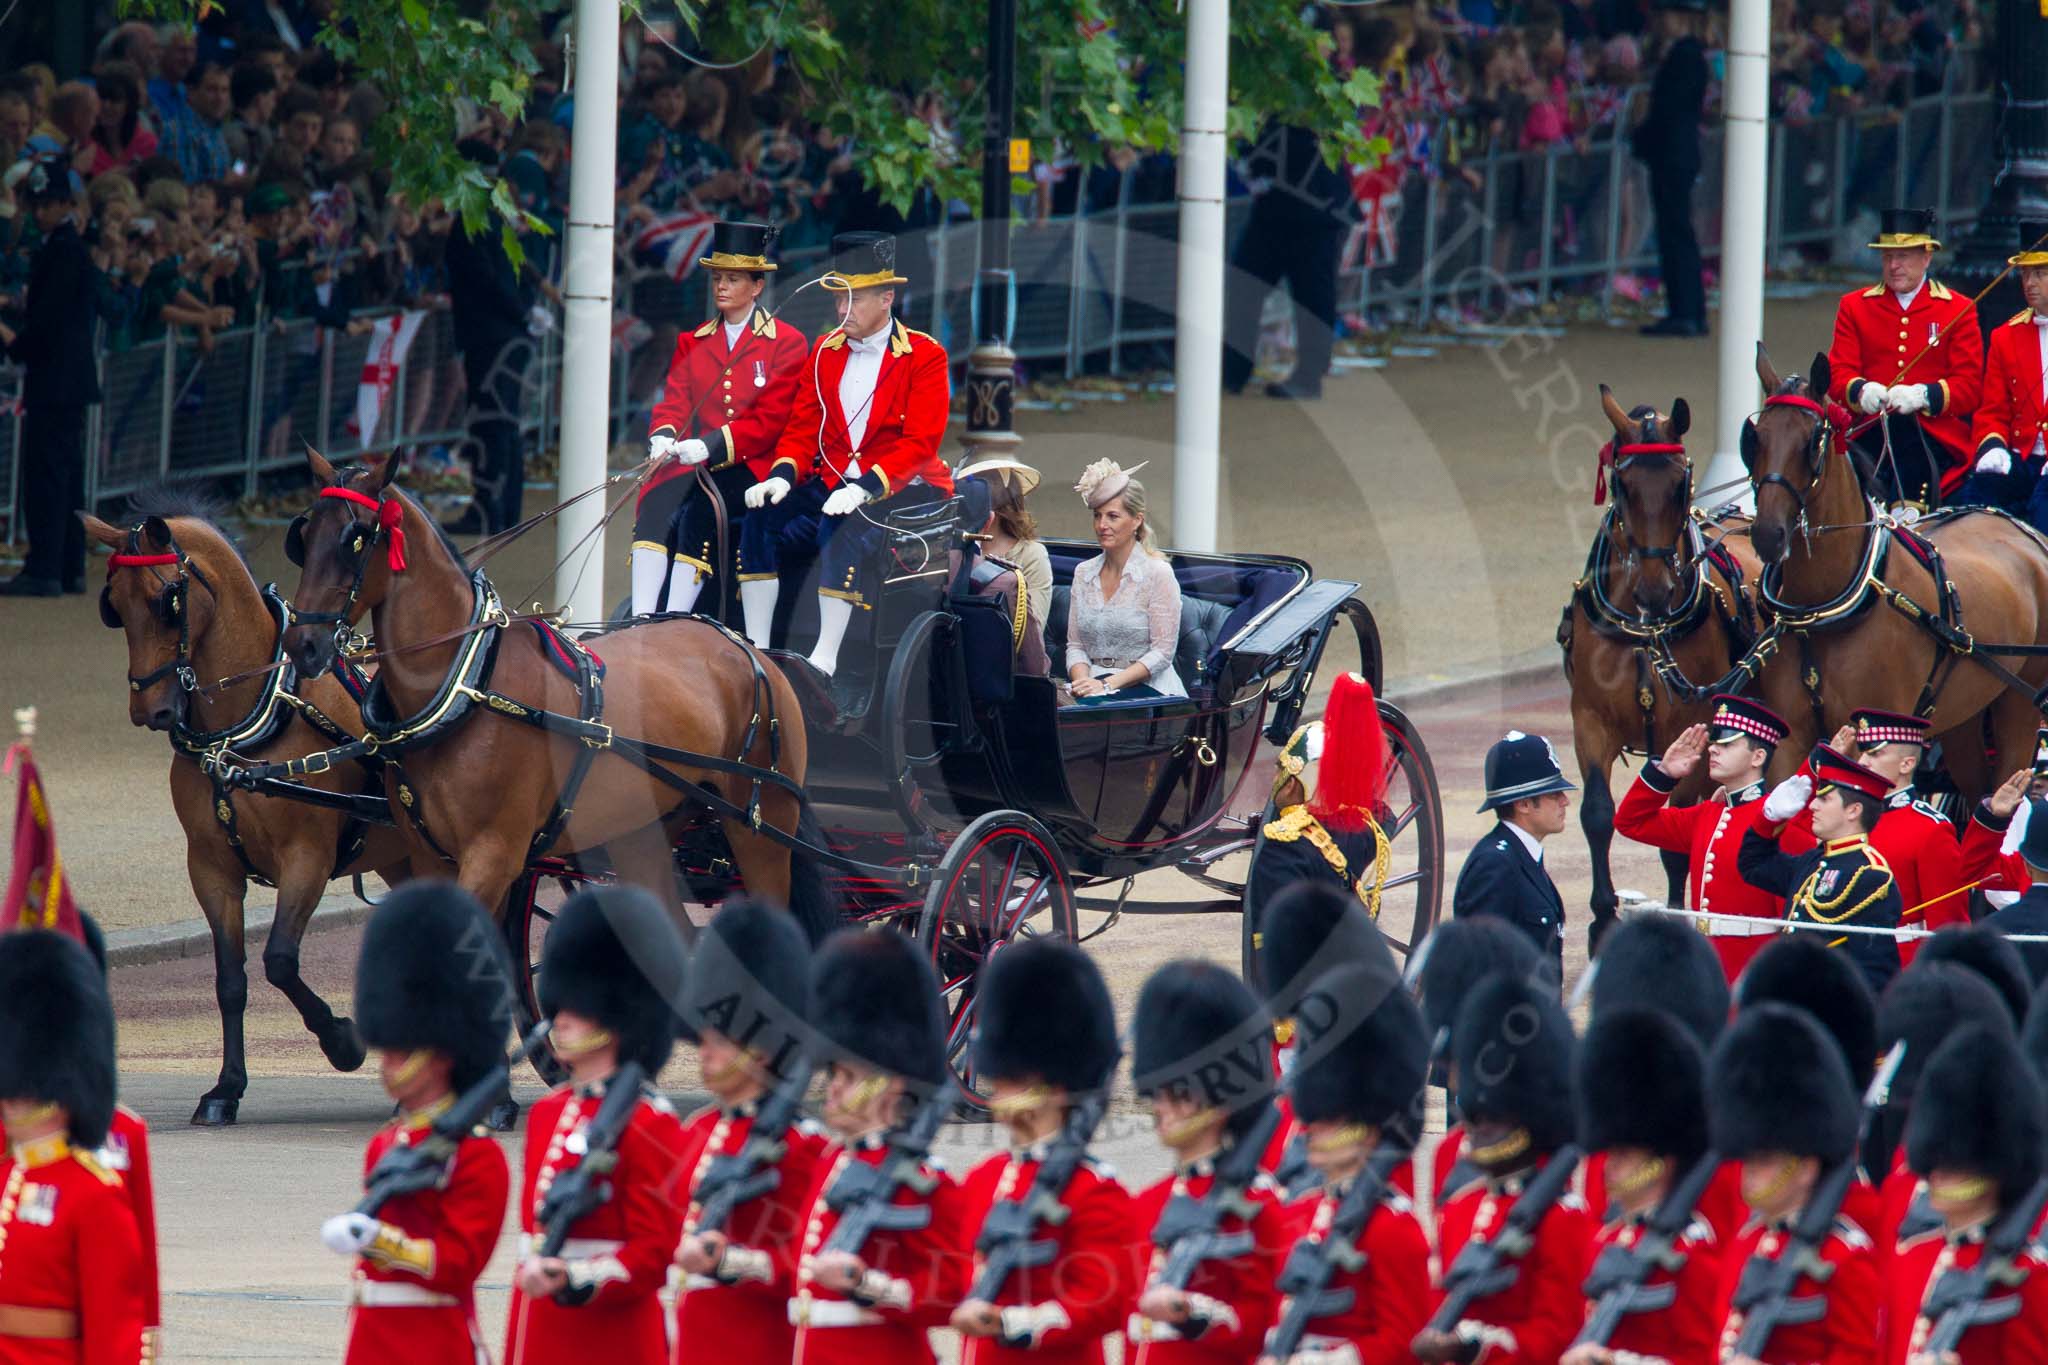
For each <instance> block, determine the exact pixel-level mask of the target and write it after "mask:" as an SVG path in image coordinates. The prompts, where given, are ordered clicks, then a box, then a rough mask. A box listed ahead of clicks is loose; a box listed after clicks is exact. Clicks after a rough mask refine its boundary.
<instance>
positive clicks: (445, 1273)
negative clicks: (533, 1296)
mask: <svg viewBox="0 0 2048 1365" xmlns="http://www.w3.org/2000/svg"><path fill="white" fill-rule="evenodd" d="M444 1107H445V1106H444ZM438 1112H439V1110H432V1111H428V1112H424V1113H420V1114H411V1115H407V1116H405V1117H403V1118H398V1119H393V1120H392V1121H391V1122H389V1123H387V1124H385V1125H384V1126H383V1127H382V1128H380V1129H378V1130H377V1132H376V1135H375V1136H373V1137H372V1138H371V1139H370V1147H369V1150H368V1151H367V1152H365V1153H364V1155H363V1175H364V1177H365V1179H367V1178H368V1176H369V1174H370V1172H372V1171H374V1170H375V1169H376V1168H377V1163H378V1162H379V1161H381V1160H382V1159H383V1157H384V1154H385V1153H386V1152H388V1151H390V1150H391V1149H392V1148H394V1147H410V1146H412V1145H413V1144H414V1143H416V1142H418V1141H420V1140H421V1139H422V1138H424V1137H426V1136H427V1133H428V1129H429V1126H430V1125H431V1124H432V1123H433V1121H434V1117H435V1115H436V1114H437V1113H438ZM511 1193H512V1172H511V1168H510V1167H509V1166H508V1165H507V1164H506V1161H505V1150H504V1148H502V1147H500V1146H499V1145H498V1143H497V1140H496V1139H495V1138H492V1137H489V1136H487V1135H485V1134H483V1133H482V1132H478V1133H475V1134H472V1135H471V1136H469V1137H466V1138H464V1139H463V1140H462V1143H461V1145H460V1146H458V1147H457V1148H456V1149H455V1161H454V1164H453V1165H452V1166H451V1167H450V1169H449V1172H448V1179H447V1183H446V1184H444V1185H442V1186H441V1187H440V1188H439V1189H433V1190H424V1191H421V1192H420V1193H418V1194H405V1195H400V1196H399V1197H397V1198H396V1199H392V1200H389V1201H388V1202H386V1203H385V1205H384V1207H383V1208H381V1209H379V1210H378V1211H377V1217H378V1219H379V1221H381V1222H383V1223H385V1224H387V1225H389V1226H390V1227H393V1228H396V1229H397V1230H398V1231H399V1232H401V1233H403V1234H405V1236H406V1237H407V1238H408V1239H410V1241H409V1244H408V1245H407V1246H406V1247H405V1248H402V1249H399V1248H387V1247H385V1246H383V1245H382V1244H381V1243H380V1244H373V1245H372V1246H371V1247H370V1249H369V1250H368V1251H366V1252H364V1253H363V1254H362V1255H361V1256H359V1257H358V1258H357V1259H356V1266H355V1274H354V1277H353V1279H352V1281H351V1283H350V1285H349V1302H350V1305H351V1307H350V1309H349V1320H348V1354H347V1356H346V1357H344V1359H345V1361H346V1363H347V1365H382V1362H386V1361H408V1362H420V1365H427V1362H433V1365H458V1362H459V1363H460V1365H469V1362H472V1361H474V1360H475V1359H476V1358H477V1352H478V1349H479V1347H480V1346H481V1344H482V1341H483V1337H482V1334H481V1332H480V1331H479V1330H478V1328H477V1321H476V1281H477V1276H479V1275H481V1274H483V1270H484V1265H485V1263H486V1262H488V1261H489V1260H490V1259H491V1252H492V1250H493V1249H494V1248H495V1247H496V1246H497V1245H498V1232H499V1230H500V1229H501V1228H503V1227H504V1226H505V1203H506V1200H507V1199H509V1198H510V1197H511Z"/></svg>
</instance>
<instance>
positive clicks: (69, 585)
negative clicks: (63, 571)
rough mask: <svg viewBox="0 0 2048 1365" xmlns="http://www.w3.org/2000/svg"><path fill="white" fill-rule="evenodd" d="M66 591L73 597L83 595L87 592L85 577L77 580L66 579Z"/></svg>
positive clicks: (79, 577)
mask: <svg viewBox="0 0 2048 1365" xmlns="http://www.w3.org/2000/svg"><path fill="white" fill-rule="evenodd" d="M64 591H65V593H66V594H67V595H68V596H72V597H76V596H78V595H79V594H80V593H83V592H84V591H85V575H84V574H80V575H79V576H78V577H76V578H66V579H65V580H64Z"/></svg>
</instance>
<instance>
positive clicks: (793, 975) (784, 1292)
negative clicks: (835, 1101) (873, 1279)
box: [673, 900, 825, 1365]
mask: <svg viewBox="0 0 2048 1365" xmlns="http://www.w3.org/2000/svg"><path fill="white" fill-rule="evenodd" d="M810 956H811V951H810V945H809V944H808V943H807V942H806V941H805V939H804V933H803V930H802V929H800V928H798V927H797V923H796V920H795V918H794V917H793V916H791V915H790V914H789V913H788V912H787V911H784V910H781V909H779V908H777V907H775V906H771V905H764V904H762V903H761V902H758V901H744V900H742V901H729V902H727V903H726V905H725V906H724V908H722V909H721V910H719V912H718V914H717V915H715V916H714V917H713V918H712V920H711V924H710V927H709V928H708V929H706V930H705V932H704V936H703V937H702V938H701V939H700V940H699V941H698V944H697V951H696V952H695V954H693V955H692V956H691V959H690V973H689V986H688V990H687V992H686V994H685V995H684V998H683V1010H682V1016H683V1031H684V1032H685V1033H686V1034H689V1035H690V1036H692V1037H694V1038H695V1039H696V1042H697V1058H698V1063H699V1067H700V1070H701V1071H702V1073H703V1077H704V1088H705V1089H706V1090H708V1091H710V1092H711V1098H712V1103H710V1104H708V1105H706V1106H705V1107H704V1108H703V1109H701V1110H699V1111H698V1112H697V1113H695V1114H692V1115H691V1116H690V1117H689V1119H688V1120H686V1121H685V1122H684V1124H683V1142H684V1148H683V1165H684V1168H685V1169H686V1170H687V1171H688V1172H689V1178H688V1183H687V1186H686V1193H687V1195H688V1198H689V1201H690V1205H689V1211H688V1212H687V1213H686V1214H685V1215H684V1216H683V1240H682V1245H681V1246H680V1247H679V1249H678V1250H677V1252H676V1263H677V1265H679V1266H680V1267H681V1268H682V1271H683V1285H682V1291H681V1292H680V1293H678V1294H677V1295H676V1331H675V1355H674V1358H673V1359H674V1365H690V1363H691V1362H695V1361H721V1362H722V1361H785V1360H788V1359H789V1357H790V1354H791V1352H792V1351H794V1350H795V1349H796V1329H795V1328H794V1327H792V1326H791V1325H790V1322H789V1296H790V1295H791V1294H792V1293H793V1292H795V1288H796V1258H797V1245H798V1241H799V1239H800V1236H801V1233H802V1228H803V1217H804V1209H805V1205H806V1203H807V1202H808V1201H809V1199H810V1197H811V1186H812V1185H813V1184H814V1183H815V1182H816V1180H817V1167H818V1161H819V1157H820V1154H821V1153H822V1152H823V1150H824V1146H825V1142H824V1135H823V1131H822V1130H821V1129H819V1128H818V1127H817V1126H816V1125H814V1124H812V1123H810V1122H809V1120H806V1119H803V1118H801V1116H798V1119H797V1121H796V1122H794V1123H792V1124H791V1125H790V1126H789V1127H787V1128H786V1129H784V1130H783V1132H782V1136H781V1142H782V1146H783V1152H782V1156H781V1158H780V1159H779V1160H777V1161H776V1162H775V1163H774V1165H773V1168H772V1169H773V1171H774V1174H775V1184H774V1187H773V1188H772V1189H770V1190H769V1191H768V1192H767V1193H765V1194H761V1195H758V1196H756V1197H755V1198H753V1199H750V1200H748V1201H747V1202H745V1203H743V1204H740V1205H738V1206H737V1207H735V1208H734V1209H733V1210H732V1213H731V1215H730V1216H729V1218H727V1220H726V1222H725V1226H724V1227H722V1228H718V1229H711V1230H702V1231H700V1230H699V1223H698V1220H699V1218H700V1217H701V1216H702V1214H703V1212H704V1205H703V1202H702V1200H703V1196H702V1193H701V1186H702V1183H703V1180H704V1176H705V1173H706V1172H707V1171H708V1170H709V1169H710V1167H711V1163H712V1161H713V1160H715V1159H716V1158H718V1157H722V1156H723V1157H730V1156H734V1155H737V1154H738V1153H740V1152H742V1151H744V1150H745V1149H746V1147H747V1144H748V1142H749V1140H750V1139H751V1137H752V1136H753V1133H754V1123H755V1120H756V1118H757V1117H758V1116H759V1115H760V1113H761V1106H762V1101H763V1100H765V1099H767V1098H768V1097H769V1095H770V1092H771V1091H773V1090H775V1089H776V1088H777V1087H778V1086H781V1085H783V1084H784V1083H785V1082H786V1081H787V1080H789V1079H790V1078H791V1077H792V1076H795V1075H797V1074H798V1072H801V1074H802V1075H804V1076H808V1074H809V1070H808V1068H809V1063H808V1062H807V1061H803V1060H801V1048H802V1046H803V1036H804V1019H805V1016H806V1014H807V1013H808V1012H809V1008H810V983H809V979H808V978H809V973H810ZM792 1068H796V1069H797V1070H796V1071H793V1070H792ZM796 1083H797V1084H801V1083H802V1082H801V1080H798V1081H797V1082H796Z"/></svg>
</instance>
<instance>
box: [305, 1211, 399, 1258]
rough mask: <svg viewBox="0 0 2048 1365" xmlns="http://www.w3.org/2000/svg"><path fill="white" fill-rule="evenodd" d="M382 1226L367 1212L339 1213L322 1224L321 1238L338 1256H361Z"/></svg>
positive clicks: (374, 1239)
mask: <svg viewBox="0 0 2048 1365" xmlns="http://www.w3.org/2000/svg"><path fill="white" fill-rule="evenodd" d="M381 1226H383V1225H382V1224H380V1223H379V1222H378V1221H377V1220H376V1219H374V1218H372V1217H370V1215H369V1214H367V1213H337V1214H335V1215H334V1217H332V1218H330V1219H328V1220H327V1221H326V1222H324V1223H322V1224H321V1225H320V1240H321V1241H322V1242H325V1243H326V1244H327V1249H328V1250H329V1251H331V1252H333V1253H334V1254H335V1255H337V1256H360V1255H362V1254H363V1252H364V1250H365V1249H367V1248H368V1247H369V1245H370V1243H372V1242H374V1241H376V1240H377V1229H378V1228H379V1227H381Z"/></svg>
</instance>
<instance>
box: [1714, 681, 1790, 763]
mask: <svg viewBox="0 0 2048 1365" xmlns="http://www.w3.org/2000/svg"><path fill="white" fill-rule="evenodd" d="M1791 731H1792V727H1791V726H1790V725H1788V724H1786V722H1785V718H1784V717H1783V716H1781V715H1779V714H1778V713H1777V712H1776V711H1773V710H1772V709H1771V708H1770V707H1768V706H1765V705H1764V704H1763V703H1762V702H1760V701H1751V700H1750V699H1749V698H1748V697H1738V696H1736V695H1735V694H1734V693H1732V692H1723V693H1720V694H1718V695H1717V696H1715V698H1714V716H1713V719H1711V720H1709V721H1708V722H1707V738H1708V739H1710V740H1711V741H1713V742H1714V743H1716V744H1719V743H1722V742H1724V741H1726V740H1730V739H1733V738H1735V737H1736V736H1737V735H1741V736H1743V737H1744V738H1746V739H1752V740H1755V741H1756V742H1757V743H1758V744H1765V745H1769V746H1770V747H1771V748H1773V749H1775V748H1777V747H1778V745H1780V744H1782V743H1784V742H1785V736H1786V735H1788V734H1790V733H1791Z"/></svg>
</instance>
